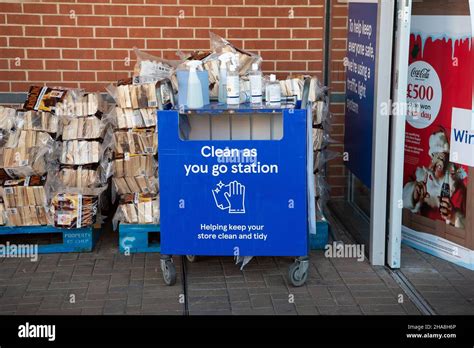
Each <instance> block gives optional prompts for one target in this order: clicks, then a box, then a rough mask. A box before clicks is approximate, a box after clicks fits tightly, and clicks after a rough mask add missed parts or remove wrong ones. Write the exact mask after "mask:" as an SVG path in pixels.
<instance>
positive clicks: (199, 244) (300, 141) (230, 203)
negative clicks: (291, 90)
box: [158, 110, 307, 256]
mask: <svg viewBox="0 0 474 348" xmlns="http://www.w3.org/2000/svg"><path fill="white" fill-rule="evenodd" d="M291 112H292V113H293V114H292V115H291V116H290V117H287V118H285V119H286V120H288V122H285V123H284V125H283V126H284V130H283V131H284V134H285V137H284V138H282V139H281V140H279V141H250V140H240V141H230V140H219V141H197V140H196V141H195V140H193V141H183V140H180V139H179V135H178V130H177V128H178V127H177V120H178V117H175V116H176V115H174V114H173V115H167V114H166V113H167V112H163V114H161V113H160V115H162V116H160V118H159V122H160V125H159V127H158V131H159V132H160V134H159V142H160V143H159V147H158V149H159V151H160V152H159V157H160V168H159V170H160V173H159V177H160V207H161V229H162V234H161V242H162V244H161V246H162V252H163V253H170V254H185V255H233V256H258V255H274V256H276V255H280V256H284V255H288V256H289V255H292V256H296V255H304V254H306V252H307V244H306V243H307V214H306V212H307V201H306V137H305V134H306V111H305V110H291ZM170 113H173V112H171V111H170ZM211 117H212V116H211ZM255 117H259V116H258V115H256V116H255ZM284 117H286V116H284ZM174 129H176V131H175V132H176V134H174V133H175V132H174V131H173V130H174ZM290 149H291V150H290Z"/></svg>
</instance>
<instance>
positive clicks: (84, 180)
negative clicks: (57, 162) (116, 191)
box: [57, 166, 104, 188]
mask: <svg viewBox="0 0 474 348" xmlns="http://www.w3.org/2000/svg"><path fill="white" fill-rule="evenodd" d="M57 175H58V180H59V181H60V183H61V185H62V186H64V187H77V188H93V187H98V186H101V185H102V184H103V183H104V182H103V179H102V178H101V175H100V167H98V166H97V168H94V167H89V168H88V167H87V166H77V167H63V168H61V169H60V170H59V172H58V174H57Z"/></svg>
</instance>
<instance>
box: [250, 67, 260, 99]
mask: <svg viewBox="0 0 474 348" xmlns="http://www.w3.org/2000/svg"><path fill="white" fill-rule="evenodd" d="M249 79H250V93H251V96H250V102H251V103H252V105H262V71H261V70H260V69H259V68H258V64H257V63H253V64H252V71H250V74H249Z"/></svg>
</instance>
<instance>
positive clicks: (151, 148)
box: [114, 129, 158, 156]
mask: <svg viewBox="0 0 474 348" xmlns="http://www.w3.org/2000/svg"><path fill="white" fill-rule="evenodd" d="M114 139H115V154H116V155H117V154H122V155H124V156H128V155H129V154H142V155H147V154H156V153H157V150H158V136H157V133H156V132H155V131H154V130H149V129H134V130H129V131H116V132H115V133H114Z"/></svg>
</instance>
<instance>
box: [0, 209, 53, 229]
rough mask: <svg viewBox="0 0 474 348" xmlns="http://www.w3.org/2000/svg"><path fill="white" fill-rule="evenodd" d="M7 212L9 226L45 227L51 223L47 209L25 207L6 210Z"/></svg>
mask: <svg viewBox="0 0 474 348" xmlns="http://www.w3.org/2000/svg"><path fill="white" fill-rule="evenodd" d="M5 212H6V222H7V224H8V225H9V226H39V225H43V226H44V225H47V224H48V222H49V220H48V210H47V208H46V207H34V206H25V207H18V208H9V209H5Z"/></svg>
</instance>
